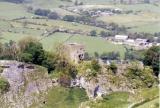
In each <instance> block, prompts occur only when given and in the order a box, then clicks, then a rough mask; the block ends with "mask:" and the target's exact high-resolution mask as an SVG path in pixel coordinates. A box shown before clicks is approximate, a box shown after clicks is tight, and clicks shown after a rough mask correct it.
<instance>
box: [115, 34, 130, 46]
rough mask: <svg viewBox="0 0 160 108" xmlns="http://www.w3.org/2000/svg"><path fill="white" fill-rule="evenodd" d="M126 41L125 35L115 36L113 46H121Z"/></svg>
mask: <svg viewBox="0 0 160 108" xmlns="http://www.w3.org/2000/svg"><path fill="white" fill-rule="evenodd" d="M127 39H128V36H126V35H115V37H114V41H115V42H116V43H115V44H123V43H124V42H125V41H126V40H127Z"/></svg>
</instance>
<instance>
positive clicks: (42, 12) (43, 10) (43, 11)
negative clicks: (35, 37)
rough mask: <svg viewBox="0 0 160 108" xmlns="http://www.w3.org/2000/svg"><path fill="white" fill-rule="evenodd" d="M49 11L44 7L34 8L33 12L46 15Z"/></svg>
mask: <svg viewBox="0 0 160 108" xmlns="http://www.w3.org/2000/svg"><path fill="white" fill-rule="evenodd" d="M50 12H51V11H50V10H46V9H36V10H35V12H34V14H36V15H40V16H48V14H49V13H50Z"/></svg>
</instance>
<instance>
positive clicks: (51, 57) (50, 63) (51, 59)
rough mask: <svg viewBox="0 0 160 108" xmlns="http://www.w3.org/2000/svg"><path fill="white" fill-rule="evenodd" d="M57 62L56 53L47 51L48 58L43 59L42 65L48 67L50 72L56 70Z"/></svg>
mask: <svg viewBox="0 0 160 108" xmlns="http://www.w3.org/2000/svg"><path fill="white" fill-rule="evenodd" d="M56 63H57V58H56V55H55V54H51V53H48V52H46V59H44V60H43V62H42V66H44V67H46V68H47V69H48V72H49V73H51V71H53V70H55V68H56Z"/></svg>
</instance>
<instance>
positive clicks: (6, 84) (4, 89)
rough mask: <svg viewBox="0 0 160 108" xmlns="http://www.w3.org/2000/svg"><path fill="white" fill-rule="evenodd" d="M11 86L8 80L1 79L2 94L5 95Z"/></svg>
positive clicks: (0, 88) (0, 89)
mask: <svg viewBox="0 0 160 108" xmlns="http://www.w3.org/2000/svg"><path fill="white" fill-rule="evenodd" d="M9 87H10V84H9V82H8V81H7V80H5V79H4V78H1V77H0V92H1V93H4V92H7V91H8V90H9Z"/></svg>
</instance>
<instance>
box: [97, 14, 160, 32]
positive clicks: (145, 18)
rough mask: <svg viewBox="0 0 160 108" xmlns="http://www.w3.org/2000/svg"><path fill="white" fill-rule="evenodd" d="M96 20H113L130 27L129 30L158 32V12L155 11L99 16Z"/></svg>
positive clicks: (159, 30)
mask: <svg viewBox="0 0 160 108" xmlns="http://www.w3.org/2000/svg"><path fill="white" fill-rule="evenodd" d="M98 20H102V21H105V22H109V23H111V22H114V23H117V24H119V25H121V26H122V25H124V26H126V27H131V29H129V31H131V32H147V33H155V32H160V29H159V27H160V14H157V13H150V12H146V13H139V14H122V15H114V16H107V17H105V16H104V17H99V18H98Z"/></svg>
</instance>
